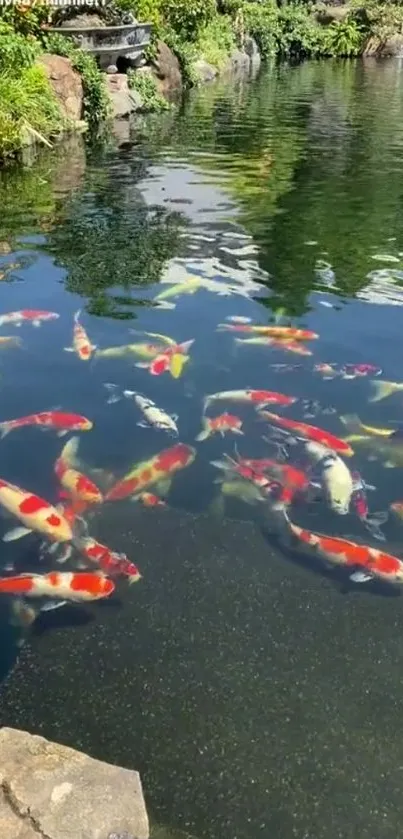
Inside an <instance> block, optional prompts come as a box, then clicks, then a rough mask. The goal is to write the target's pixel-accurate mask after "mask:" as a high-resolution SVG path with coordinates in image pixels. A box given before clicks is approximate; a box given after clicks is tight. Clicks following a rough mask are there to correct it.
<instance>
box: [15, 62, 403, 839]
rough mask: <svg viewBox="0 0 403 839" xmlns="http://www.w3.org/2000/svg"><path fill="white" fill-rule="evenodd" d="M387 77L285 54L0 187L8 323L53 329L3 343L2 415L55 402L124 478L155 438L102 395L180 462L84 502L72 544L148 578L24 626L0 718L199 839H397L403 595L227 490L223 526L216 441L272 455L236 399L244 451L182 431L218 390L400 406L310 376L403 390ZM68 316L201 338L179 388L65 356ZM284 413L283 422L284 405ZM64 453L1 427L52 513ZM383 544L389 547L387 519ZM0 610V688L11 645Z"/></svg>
mask: <svg viewBox="0 0 403 839" xmlns="http://www.w3.org/2000/svg"><path fill="white" fill-rule="evenodd" d="M400 85H401V66H400V64H399V63H398V62H392V61H391V62H382V63H377V62H374V61H368V62H365V63H364V62H359V63H355V62H327V63H320V62H318V63H317V62H312V63H310V64H305V65H302V66H300V67H295V68H289V67H285V66H283V67H280V68H277V69H272V70H271V71H270V72H267V73H265V74H263V75H262V76H261V77H260V78H259V79H257V80H256V81H254V82H247V81H242V82H240V83H239V84H237V85H236V86H234V85H229V84H218V85H215V86H212V87H205V88H204V89H203V90H200V91H197V92H195V93H194V94H193V95H192V96H190V97H189V99H188V101H186V102H185V103H184V105H183V107H182V108H181V110H180V113H179V115H177V114H176V113H175V114H171V113H169V114H168V115H166V116H163V117H156V118H152V119H150V120H147V121H145V122H144V123H142V124H141V125H140V126H139V127H138V128H137V130H136V132H134V134H133V135H132V138H131V141H130V142H125V143H123V145H121V146H120V147H118V146H117V145H116V144H115V145H114V144H111V145H110V146H108V147H107V148H101V149H97V150H94V151H93V152H92V154H89V155H87V158H86V157H85V154H84V151H83V149H82V147H81V146H80V144H79V143H75V142H74V143H73V145H72V146H71V147H69V148H68V149H67V150H66V149H64V150H61V153H60V155H58V154H57V153H56V154H55V155H54V156H53V157H44V158H42V159H41V160H40V161H38V163H37V164H36V165H35V166H33V167H31V168H30V169H28V170H26V171H25V172H23V173H18V172H15V171H11V172H8V173H4V174H3V177H2V184H1V188H0V194H1V201H2V214H1V215H2V217H1V221H0V239H1V254H2V255H1V256H0V271H2V272H4V274H5V275H4V278H3V280H2V283H1V292H2V306H1V312H8V311H13V310H18V309H26V308H38V309H50V310H52V311H56V312H58V313H59V314H60V318H59V319H58V320H57V321H54V322H51V323H47V324H44V325H43V326H42V327H41V328H40V329H35V328H33V327H32V326H31V325H23V326H22V327H21V329H20V330H19V332H18V334H20V335H21V338H22V340H23V347H22V349H20V350H15V349H10V350H8V351H5V350H2V357H1V391H2V406H3V407H2V414H1V419H3V420H6V419H10V418H13V417H18V416H23V415H25V414H29V413H32V412H35V411H40V410H47V409H51V408H55V407H60V406H62V407H63V408H64V409H68V410H71V411H77V412H79V413H82V414H85V415H86V416H89V417H90V418H91V419H92V420H93V421H94V430H93V431H91V433H88V434H83V435H82V441H81V445H80V452H81V454H82V457H83V459H84V461H85V462H86V463H88V464H90V465H91V467H92V468H96V469H102V470H104V472H108V473H113V474H115V475H117V476H119V475H123V474H124V472H125V471H127V470H128V468H129V467H130V466H131V465H132V464H133V463H134V462H136V461H139V460H142V459H145V458H147V457H149V456H151V455H152V454H154V453H156V452H158V451H159V450H160V449H162V448H163V447H165V446H168V445H170V443H172V441H170V440H169V438H167V437H166V436H164V434H163V433H162V432H160V431H157V430H155V429H145V428H141V427H138V426H137V425H136V422H137V421H138V420H139V419H140V415H139V413H138V411H137V409H136V408H135V407H134V405H133V404H132V403H131V402H129V400H123V401H122V402H119V403H117V404H114V405H107V404H106V396H107V394H106V390H105V388H104V383H105V382H113V383H115V384H117V385H118V386H120V387H121V388H122V389H123V388H127V389H131V390H138V391H141V392H142V393H144V394H146V395H147V396H149V397H150V398H152V399H154V400H155V401H156V402H157V404H158V405H160V406H161V407H163V408H164V409H165V410H167V411H168V412H169V413H174V414H178V417H179V419H178V425H179V430H180V440H181V441H182V442H184V443H187V444H189V445H196V446H197V458H196V460H195V462H194V464H192V466H191V467H189V468H188V469H187V470H184V471H183V472H181V473H179V474H178V476H177V477H176V478H175V480H174V483H173V486H172V490H171V491H170V494H169V496H168V508H167V509H161V508H158V509H144V508H143V507H141V505H139V504H133V503H132V502H130V501H128V502H122V503H119V504H118V503H116V504H109V505H105V507H102V508H100V509H99V510H97V511H96V512H95V513H94V515H93V517H92V519H91V533H93V535H94V536H96V537H97V538H99V539H101V540H103V541H104V542H106V543H107V544H108V545H110V546H111V547H113V548H114V549H115V550H119V551H126V553H127V554H128V555H129V556H130V557H131V558H132V559H133V560H134V561H135V562H136V563H137V564H138V565H139V567H140V570H141V572H142V575H143V579H142V580H141V582H139V583H138V584H137V585H136V586H133V587H131V588H130V589H128V588H127V586H126V585H125V584H124V583H122V584H121V585H119V587H118V594H117V597H116V598H114V599H113V600H111V601H110V602H107V603H104V604H100V605H98V606H94V607H93V608H91V609H89V610H84V614H83V612H82V610H78V609H75V608H73V609H68V610H66V612H64V610H59V611H58V612H57V613H54V616H53V618H51V617H49V620H48V621H47V622H46V624H45V625H44V626H43V625H42V624H41V622H39V624H38V626H37V627H36V629H35V631H34V632H33V634H32V635H30V636H29V637H28V639H27V640H26V642H25V644H24V646H23V647H22V652H21V654H20V658H19V662H18V664H17V665H16V667H15V669H14V671H13V672H12V673H11V675H9V677H8V679H7V680H6V682H5V685H4V688H3V692H2V694H1V696H0V708H1V712H0V718H1V722H2V723H5V724H9V725H18V726H20V727H27V728H29V729H30V730H33V731H37V732H39V733H43V734H45V736H49V737H53V738H55V739H58V740H60V741H62V742H66V743H68V744H69V745H72V746H75V747H77V748H84V749H86V750H88V751H89V752H90V753H91V754H93V755H94V756H96V757H99V758H103V759H107V760H111V761H115V762H118V763H119V762H120V763H122V764H124V765H127V766H134V767H135V768H137V769H139V771H140V772H141V774H142V778H143V782H144V787H145V791H146V795H147V800H148V803H149V806H150V812H151V813H152V815H153V817H155V819H156V821H158V822H160V823H164V824H167V825H171V826H172V827H174V828H177V829H181V830H184V831H189V832H190V833H191V834H192V835H194V836H196V837H209V838H210V837H217V839H218V837H219V839H255V837H257V836H262V837H264V839H269V837H271V836H273V835H276V836H278V837H281V839H283V837H284V839H289V837H291V836H295V837H298V839H303V837H315V839H321V838H322V837H326V839H337V837H343V839H350V837H351V839H353V837H356V836H357V835H359V836H360V837H363V838H364V837H368V839H373V837H374V836H377V837H379V839H389V837H390V839H392V837H393V839H395V837H396V835H397V834H398V831H399V829H400V822H401V793H400V790H401V772H402V765H403V755H402V748H401V746H400V738H399V734H398V732H399V729H400V720H401V716H402V710H403V709H402V702H401V666H402V661H401V657H402V644H401V641H400V638H401V632H400V624H401V610H402V600H401V597H398V596H394V593H393V592H391V591H389V590H387V589H385V588H382V587H380V586H377V585H374V584H369V585H364V586H362V587H360V586H356V587H355V588H354V587H352V586H350V587H348V588H347V589H346V585H345V582H346V580H343V579H342V578H341V576H340V574H336V573H335V572H333V571H329V570H327V569H325V568H322V567H321V566H319V565H318V564H317V563H314V562H312V560H310V559H309V557H305V558H304V557H303V556H296V555H295V554H294V553H293V552H290V550H289V549H287V547H286V546H285V545H284V544H283V542H282V540H281V538H279V537H278V535H276V532H275V529H273V528H271V527H270V526H269V524H268V521H267V520H266V517H265V514H264V513H262V511H261V510H258V509H256V508H255V507H250V506H248V505H245V504H242V503H241V502H236V501H231V502H229V503H227V504H226V506H225V509H224V516H223V517H222V518H219V517H218V515H217V509H216V507H215V506H214V500H215V499H216V497H217V493H218V491H219V488H218V486H217V485H216V484H215V483H214V480H215V479H216V477H217V471H216V470H215V469H214V467H213V466H211V464H210V461H212V460H214V459H217V458H219V457H221V456H222V454H223V453H224V452H228V453H231V454H234V440H237V441H238V448H239V451H240V452H241V454H243V455H245V456H247V455H249V456H251V457H261V456H264V455H265V454H266V455H267V444H266V443H265V442H264V441H263V439H262V433H263V427H262V424H261V423H259V422H258V421H257V419H256V417H255V415H254V412H253V411H252V410H251V409H250V408H248V407H238V406H231V410H232V411H233V412H236V413H239V416H240V417H241V418H242V420H243V422H244V430H245V436H244V437H243V438H242V437H240V438H233V437H232V436H227V437H226V438H224V439H221V438H220V437H219V436H217V437H214V438H212V439H211V440H208V441H206V442H203V443H200V444H195V436H196V435H197V433H198V432H199V431H200V428H201V414H202V404H203V397H204V395H205V394H206V393H212V392H215V391H219V390H227V389H232V388H245V387H252V388H265V389H272V390H279V391H282V392H284V393H286V394H292V395H294V396H296V397H298V398H299V399H302V398H306V399H310V400H315V401H318V402H319V403H320V406H321V407H324V408H326V407H328V406H333V407H334V408H335V409H336V410H335V413H334V414H318V416H317V418H316V419H315V420H312V421H314V422H316V423H317V424H319V425H323V427H325V428H326V429H328V430H329V431H332V432H333V433H335V434H339V435H342V434H343V433H344V432H343V426H342V424H341V422H340V420H339V416H340V415H343V414H346V413H358V414H359V415H360V416H361V418H362V419H363V420H364V421H366V422H367V423H369V424H372V425H379V426H386V425H388V424H391V423H399V422H400V421H401V419H402V397H401V395H399V394H396V395H394V396H392V397H390V398H389V399H387V400H385V401H381V402H379V403H375V404H372V403H369V401H368V399H369V396H370V384H369V380H368V378H362V379H354V380H347V381H346V380H339V379H336V380H334V381H323V380H322V378H321V377H320V376H318V375H317V374H315V373H314V372H313V366H314V364H316V363H319V362H330V363H337V364H339V365H342V364H348V363H353V364H363V363H371V364H374V365H377V366H379V367H381V368H382V369H383V374H382V375H383V378H385V379H387V380H396V381H399V378H400V377H401V363H400V361H401V322H402V314H401V305H402V304H403V294H402V280H403V263H402V259H403V224H402V216H401V205H402V195H403V187H402V185H401V184H402V183H403V182H402V179H401V172H402V168H403V166H402V162H403V128H402V126H403V104H402V99H401V88H400ZM190 276H192V277H200V278H202V280H203V282H204V288H201V289H199V290H198V291H197V292H196V293H195V294H192V295H186V296H182V297H178V298H177V299H173V300H172V301H171V302H173V303H174V304H175V305H174V308H168V309H163V308H156V307H155V304H154V305H153V304H152V300H153V298H155V296H156V295H157V293H158V292H161V291H162V290H164V289H168V288H169V287H170V284H173V283H178V282H182V281H187V279H188V278H189V277H190ZM323 304H325V305H323ZM78 309H80V310H81V319H82V322H83V324H84V325H85V327H86V329H87V331H88V334H89V335H90V337H91V340H92V341H93V343H94V344H96V345H97V347H98V348H101V349H102V348H105V347H109V346H112V345H118V344H121V345H123V344H127V343H132V342H134V341H139V340H142V337H141V335H142V333H143V332H144V331H151V332H155V333H164V334H166V335H170V336H171V337H173V338H174V339H175V340H177V341H186V340H188V339H194V345H193V346H192V348H191V350H190V355H191V360H190V362H189V364H188V366H187V367H186V368H185V371H184V374H183V376H182V377H181V378H179V379H178V380H174V379H172V378H171V377H170V376H169V375H167V374H166V375H163V376H160V377H152V376H150V375H149V373H148V372H147V371H146V370H144V369H140V368H137V367H135V366H134V362H133V360H130V359H129V360H105V359H99V360H95V361H91V362H90V364H88V365H87V364H83V363H81V362H80V361H79V360H78V359H77V358H76V357H75V356H74V355H73V354H71V353H65V352H64V347H66V346H68V345H69V344H70V343H71V336H72V324H73V315H74V313H75V312H76V311H77V310H78ZM231 315H236V316H242V317H247V318H251V319H252V320H253V322H256V323H261V324H268V323H273V322H274V321H275V319H276V318H277V320H278V321H279V322H281V323H284V324H287V323H292V324H294V325H299V326H301V327H304V328H307V329H312V330H314V331H315V332H317V333H319V335H320V338H319V340H318V341H315V342H314V343H313V344H312V347H311V348H312V352H313V355H312V356H307V357H300V356H296V355H293V354H290V353H286V352H284V351H281V350H280V349H273V348H268V347H259V346H257V347H253V346H243V347H239V346H237V345H236V344H235V342H234V337H233V336H232V335H230V334H225V333H221V332H217V331H216V327H217V324H218V323H220V322H222V321H224V320H225V318H227V317H228V316H231ZM132 330H135V332H134V333H133V331H132ZM15 333H16V330H15V328H12V327H9V328H8V327H7V328H6V327H4V326H3V327H2V334H15ZM274 364H300V365H301V366H300V367H299V368H298V369H297V370H295V371H289V372H284V373H278V372H275V370H274V368H273V367H272V366H271V365H274ZM220 407H221V406H220ZM222 407H223V409H224V408H225V409H227V408H229V407H230V406H228V405H226V404H225V405H224V404H223V405H222ZM218 412H219V408H218V407H217V411H216V413H218ZM286 415H287V416H290V417H292V418H294V419H300V418H301V417H302V407H301V402H300V401H299V402H297V403H296V404H295V405H294V406H293V407H292V408H289V409H287V413H286ZM62 445H63V443H62V442H61V441H60V440H59V439H58V438H57V437H56V436H55V435H54V434H52V433H48V434H41V433H40V432H39V431H38V430H37V429H23V430H21V431H18V432H13V433H12V434H10V435H9V436H8V437H7V438H6V439H5V440H4V441H3V442H2V443H1V452H2V461H1V464H2V465H1V474H2V476H3V477H4V478H6V479H7V480H9V481H12V482H14V483H16V484H18V485H19V486H22V487H26V488H29V489H32V490H34V491H35V492H37V493H39V494H40V495H43V496H44V497H46V498H48V499H49V500H52V501H55V500H56V499H57V492H58V486H57V482H56V478H55V476H54V473H53V464H54V461H55V459H56V458H57V456H58V454H59V452H60V449H61V446H62ZM353 466H354V469H356V470H359V471H360V473H361V474H362V475H363V476H364V477H365V479H366V481H367V482H368V483H369V484H372V485H374V486H375V487H376V489H375V490H374V491H373V492H371V493H370V498H369V501H370V505H371V509H372V510H385V509H387V508H388V506H389V504H390V503H391V502H392V501H395V500H397V499H399V498H401V469H400V468H394V469H390V468H385V466H384V465H383V464H382V463H381V462H380V461H379V460H374V461H373V460H369V459H368V457H367V456H366V455H365V454H364V453H363V452H362V451H358V449H357V452H356V455H355V457H354V460H353ZM293 516H294V518H295V520H296V521H298V523H300V524H302V525H304V526H305V527H309V528H311V529H313V530H319V531H322V532H323V531H324V532H328V533H333V534H337V535H340V536H347V537H351V538H353V539H357V540H358V541H365V542H368V541H370V537H369V536H368V533H367V532H366V531H365V529H364V527H363V525H362V523H361V522H360V521H358V519H357V517H356V516H354V515H353V514H350V515H348V516H344V517H341V516H337V515H336V514H334V513H332V512H331V511H329V510H328V509H327V508H326V505H324V504H323V503H320V502H319V503H315V504H310V505H300V506H299V507H298V508H297V509H295V511H293ZM3 526H4V531H5V530H7V529H9V527H10V522H9V520H7V519H4V524H3ZM385 535H386V538H387V541H386V543H385V545H386V548H387V549H388V550H389V551H391V552H392V553H395V554H397V555H399V554H400V552H401V538H402V532H401V530H400V529H399V522H398V521H394V520H391V521H389V522H388V523H387V525H386V527H385ZM371 544H372V543H371ZM373 544H374V545H375V546H377V545H378V546H379V543H376V542H373ZM11 563H12V564H13V565H14V567H15V568H16V570H18V571H30V570H38V567H39V566H38V545H37V541H36V540H35V538H31V537H27V539H23V540H21V541H19V542H15V543H10V544H7V545H6V546H5V547H4V549H3V552H2V566H3V568H6V567H8V566H9V565H10V564H11ZM46 567H47V566H46ZM9 607H10V604H9V603H5V604H4V611H3V616H2V621H3V624H2V628H1V632H2V637H3V645H2V671H3V674H4V675H6V673H7V671H8V670H9V668H10V667H11V663H12V661H13V658H14V657H15V655H16V650H17V647H16V640H17V638H16V635H17V636H18V632H17V630H16V629H15V628H12V627H11V626H10V613H9Z"/></svg>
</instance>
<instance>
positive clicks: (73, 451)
mask: <svg viewBox="0 0 403 839" xmlns="http://www.w3.org/2000/svg"><path fill="white" fill-rule="evenodd" d="M78 443H79V438H78V437H72V438H71V440H69V441H68V442H67V443H66V445H65V446H64V447H63V449H62V451H61V454H60V456H59V457H58V459H57V460H56V463H55V466H54V470H55V474H56V476H57V477H58V479H59V481H60V483H61V485H62V487H63V488H64V490H65V494H64V495H63V494H62V493H61V494H60V497H62V498H63V497H66V496H67V497H68V498H71V500H72V501H73V503H74V502H76V501H82V502H85V503H86V504H101V503H102V501H103V497H102V493H101V491H100V489H98V487H97V486H96V484H94V482H93V481H91V480H90V479H89V478H87V477H86V475H83V474H82V473H81V472H79V471H78V470H77V469H76V468H75V463H76V456H77V451H78Z"/></svg>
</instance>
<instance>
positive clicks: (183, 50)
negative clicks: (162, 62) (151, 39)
mask: <svg viewBox="0 0 403 839" xmlns="http://www.w3.org/2000/svg"><path fill="white" fill-rule="evenodd" d="M161 39H162V40H163V41H165V43H166V44H167V46H168V47H170V49H171V50H172V52H173V53H175V55H176V57H177V59H178V61H179V64H180V67H181V72H182V79H183V83H184V85H185V87H192V86H193V85H195V84H197V82H198V78H199V77H198V74H197V72H196V69H195V62H196V61H197V59H198V53H197V49H196V46H195V44H194V43H189V42H188V41H185V40H183V38H181V37H180V35H178V33H177V32H174V31H173V29H168V28H164V29H163V30H162V32H161Z"/></svg>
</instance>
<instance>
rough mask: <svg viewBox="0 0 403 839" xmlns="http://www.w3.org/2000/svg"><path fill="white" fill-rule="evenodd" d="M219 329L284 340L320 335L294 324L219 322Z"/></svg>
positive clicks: (309, 338) (313, 337)
mask: <svg viewBox="0 0 403 839" xmlns="http://www.w3.org/2000/svg"><path fill="white" fill-rule="evenodd" d="M217 329H218V330H219V331H225V332H246V333H250V334H255V335H258V336H259V335H262V336H266V337H267V338H274V339H277V340H284V341H312V340H314V339H316V338H319V335H318V334H317V333H316V332H312V331H311V330H310V329H297V328H295V327H293V326H256V325H254V324H229V323H219V324H218V327H217ZM263 343H264V342H263Z"/></svg>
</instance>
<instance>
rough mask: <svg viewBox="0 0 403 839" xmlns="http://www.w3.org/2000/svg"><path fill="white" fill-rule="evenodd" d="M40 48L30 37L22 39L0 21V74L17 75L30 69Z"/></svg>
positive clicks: (6, 24)
mask: <svg viewBox="0 0 403 839" xmlns="http://www.w3.org/2000/svg"><path fill="white" fill-rule="evenodd" d="M39 52H40V46H39V43H38V41H36V40H35V38H33V37H32V36H28V37H24V35H21V34H20V33H19V32H16V31H15V30H14V29H13V27H12V26H11V25H10V24H8V23H4V21H2V20H0V73H11V74H13V75H15V74H19V73H20V72H21V70H23V69H24V68H26V67H31V66H32V64H33V63H34V61H35V58H36V57H37V56H38V55H39Z"/></svg>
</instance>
